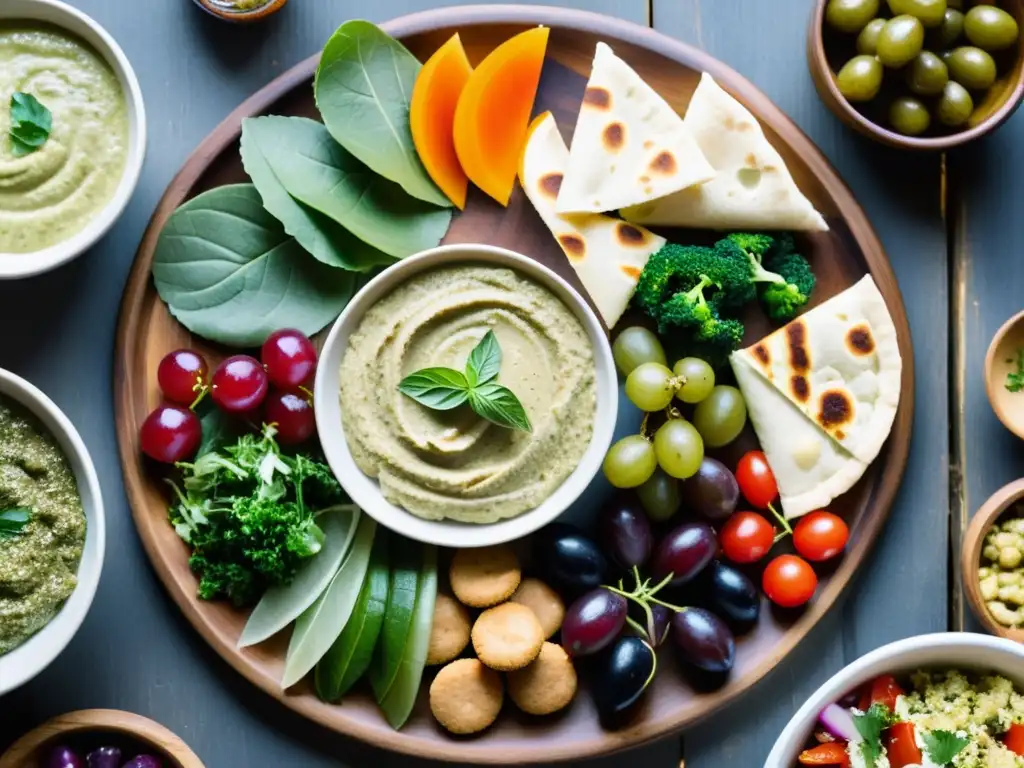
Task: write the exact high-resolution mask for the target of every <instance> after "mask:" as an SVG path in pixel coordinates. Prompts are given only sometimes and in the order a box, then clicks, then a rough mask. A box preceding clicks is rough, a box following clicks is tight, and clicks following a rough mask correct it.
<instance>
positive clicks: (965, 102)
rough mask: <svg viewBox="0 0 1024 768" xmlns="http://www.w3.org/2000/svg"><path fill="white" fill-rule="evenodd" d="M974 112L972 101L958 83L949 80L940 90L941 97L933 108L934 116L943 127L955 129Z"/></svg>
mask: <svg viewBox="0 0 1024 768" xmlns="http://www.w3.org/2000/svg"><path fill="white" fill-rule="evenodd" d="M973 111H974V100H973V99H972V98H971V94H970V93H968V92H967V89H966V88H964V87H963V86H962V85H960V83H958V82H956V81H955V80H950V81H949V82H948V83H946V86H945V87H944V88H943V89H942V96H940V97H939V103H938V104H937V105H936V107H935V116H936V117H937V118H938V119H939V122H940V123H942V124H943V125H948V126H949V127H950V128H956V127H957V126H959V125H963V124H964V123H966V122H967V118H969V117H970V116H971V112H973Z"/></svg>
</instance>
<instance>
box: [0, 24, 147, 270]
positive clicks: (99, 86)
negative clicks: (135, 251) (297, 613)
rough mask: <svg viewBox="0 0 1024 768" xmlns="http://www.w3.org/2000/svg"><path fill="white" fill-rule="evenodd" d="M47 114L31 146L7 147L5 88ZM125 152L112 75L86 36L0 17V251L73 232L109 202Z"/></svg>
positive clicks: (121, 108) (23, 249) (43, 243)
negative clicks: (45, 131)
mask: <svg viewBox="0 0 1024 768" xmlns="http://www.w3.org/2000/svg"><path fill="white" fill-rule="evenodd" d="M15 91H21V92H23V93H29V94H32V95H33V96H35V97H36V98H37V99H38V100H39V101H40V102H41V103H42V104H43V106H45V107H46V108H47V109H49V110H50V112H51V113H52V114H53V129H52V131H51V133H50V136H49V138H48V139H47V141H46V143H45V144H43V146H42V147H41V148H40V149H39V150H38V151H36V152H32V153H31V154H28V155H25V156H24V157H17V158H16V157H14V155H13V153H12V152H11V141H10V137H9V135H8V131H9V130H10V122H11V114H10V103H11V95H12V94H13V93H14V92H15ZM127 156H128V110H127V105H126V103H125V97H124V93H123V92H122V91H121V86H120V84H119V83H118V81H117V76H116V75H115V74H114V72H113V70H111V68H110V67H109V66H108V65H107V63H106V62H105V61H104V60H103V58H102V57H101V56H100V55H99V54H98V53H97V52H96V51H94V50H93V49H92V48H91V47H90V46H89V45H88V44H87V43H85V42H83V41H82V40H79V39H78V38H76V37H74V36H72V35H71V34H69V33H67V32H64V31H63V30H60V29H58V28H56V27H50V26H46V25H43V24H40V23H38V22H29V21H24V22H22V21H17V22H13V23H5V24H0V253H30V252H32V251H38V250H42V249H43V248H48V247H50V246H52V245H56V244H57V243H60V242H62V241H64V240H67V239H68V238H70V237H72V236H74V235H76V234H77V233H78V232H80V231H81V230H82V229H84V228H85V226H86V225H87V224H88V223H89V222H90V221H91V220H92V219H93V218H94V217H95V216H96V215H97V214H98V213H99V212H100V211H101V210H102V209H103V208H104V207H105V206H106V205H107V203H108V202H110V199H111V198H112V197H113V196H114V192H115V191H116V190H117V187H118V184H119V183H120V181H121V177H122V175H123V174H124V167H125V162H126V159H127Z"/></svg>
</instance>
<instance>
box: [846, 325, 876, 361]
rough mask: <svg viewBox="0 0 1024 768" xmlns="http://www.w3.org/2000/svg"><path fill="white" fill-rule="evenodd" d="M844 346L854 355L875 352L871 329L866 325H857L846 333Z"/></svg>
mask: <svg viewBox="0 0 1024 768" xmlns="http://www.w3.org/2000/svg"><path fill="white" fill-rule="evenodd" d="M846 346H847V347H849V348H850V351H851V352H852V353H853V354H855V355H870V354H871V353H872V352H874V351H875V340H874V338H872V336H871V329H870V328H868V327H867V326H866V325H857V326H854V327H853V328H851V329H850V330H849V331H847V332H846Z"/></svg>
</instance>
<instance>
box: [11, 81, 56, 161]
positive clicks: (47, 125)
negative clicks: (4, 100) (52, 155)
mask: <svg viewBox="0 0 1024 768" xmlns="http://www.w3.org/2000/svg"><path fill="white" fill-rule="evenodd" d="M52 128H53V115H52V114H51V112H50V110H48V109H47V108H46V107H44V106H43V105H42V104H41V103H40V102H39V100H38V99H37V98H36V97H35V96H33V95H32V94H31V93H22V92H21V91H15V92H14V93H13V94H11V127H10V130H9V131H8V133H9V134H10V136H11V151H12V152H13V153H14V156H15V157H23V156H25V155H30V154H32V153H33V152H35V151H36V150H38V149H39V148H40V147H42V146H43V144H45V143H46V140H47V139H48V138H50V131H51V130H52Z"/></svg>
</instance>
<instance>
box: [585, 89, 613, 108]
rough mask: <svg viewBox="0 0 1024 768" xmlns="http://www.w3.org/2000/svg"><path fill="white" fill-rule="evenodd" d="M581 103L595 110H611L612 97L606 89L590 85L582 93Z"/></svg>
mask: <svg viewBox="0 0 1024 768" xmlns="http://www.w3.org/2000/svg"><path fill="white" fill-rule="evenodd" d="M583 103H584V104H587V105H589V106H591V107H594V108H595V109H611V106H612V95H611V93H609V91H608V89H607V88H600V87H598V86H596V85H592V86H590V87H589V88H587V90H585V91H584V92H583Z"/></svg>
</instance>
